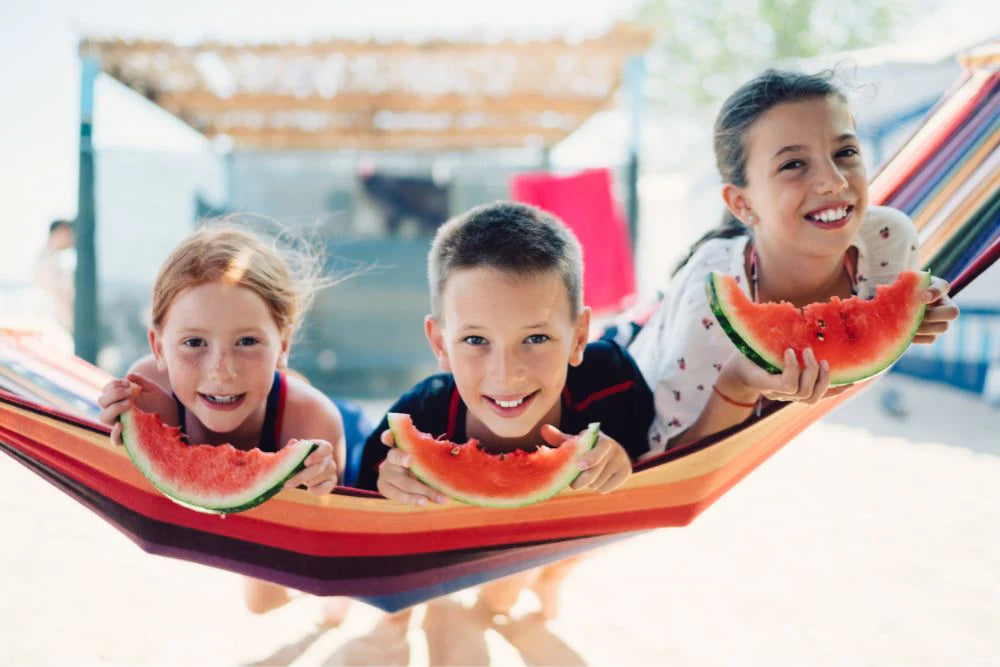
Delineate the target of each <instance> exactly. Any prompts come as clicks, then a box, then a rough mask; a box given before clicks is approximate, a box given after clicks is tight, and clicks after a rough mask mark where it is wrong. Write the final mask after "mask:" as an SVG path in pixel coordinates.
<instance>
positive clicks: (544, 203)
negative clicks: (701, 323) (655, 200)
mask: <svg viewBox="0 0 1000 667" xmlns="http://www.w3.org/2000/svg"><path fill="white" fill-rule="evenodd" d="M510 192H511V197H512V198H513V199H515V200H517V201H521V202H524V203H526V204H532V205H534V206H537V207H539V208H541V209H544V210H546V211H548V212H550V213H552V214H554V215H556V216H558V217H559V218H561V219H562V220H563V221H564V222H565V223H566V224H567V225H568V226H569V228H570V229H572V230H573V233H574V234H576V237H577V238H578V239H579V240H580V244H581V245H582V246H583V260H584V262H583V264H584V269H583V300H584V303H585V304H586V305H588V306H590V307H591V308H592V309H593V310H594V312H595V313H602V312H603V313H607V312H609V311H618V310H621V309H622V307H623V302H624V301H625V300H626V299H627V298H629V297H631V296H632V295H633V294H634V293H635V267H634V265H633V263H632V249H631V247H630V244H629V240H628V232H627V230H626V226H625V219H624V216H623V215H622V213H621V211H620V210H619V207H618V206H617V204H616V202H615V201H614V199H613V198H612V196H611V173H610V172H609V171H608V170H607V169H589V170H587V171H582V172H580V173H578V174H574V175H572V176H555V175H553V174H547V173H531V174H518V175H516V176H514V178H513V179H511V183H510Z"/></svg>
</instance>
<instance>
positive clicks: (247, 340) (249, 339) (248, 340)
mask: <svg viewBox="0 0 1000 667" xmlns="http://www.w3.org/2000/svg"><path fill="white" fill-rule="evenodd" d="M259 342H260V341H259V340H257V339H256V338H254V337H253V336H244V337H243V338H240V339H239V340H238V341H236V344H237V345H256V344H257V343H259Z"/></svg>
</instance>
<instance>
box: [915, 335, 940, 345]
mask: <svg viewBox="0 0 1000 667" xmlns="http://www.w3.org/2000/svg"><path fill="white" fill-rule="evenodd" d="M936 340H937V334H920V333H918V334H917V335H916V336H914V337H913V342H914V343H916V344H917V345H930V344H931V343H933V342H934V341H936Z"/></svg>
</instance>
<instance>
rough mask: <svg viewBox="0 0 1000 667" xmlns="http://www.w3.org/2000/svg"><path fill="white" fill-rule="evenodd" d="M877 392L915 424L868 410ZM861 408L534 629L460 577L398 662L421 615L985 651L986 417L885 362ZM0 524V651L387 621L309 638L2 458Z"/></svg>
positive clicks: (358, 632) (632, 548) (997, 624)
mask: <svg viewBox="0 0 1000 667" xmlns="http://www.w3.org/2000/svg"><path fill="white" fill-rule="evenodd" d="M886 387H890V388H891V387H896V388H901V389H902V390H903V397H904V400H905V402H906V404H907V405H908V406H909V408H910V409H911V414H910V415H909V416H908V417H907V418H906V419H905V420H903V421H899V422H898V424H897V426H898V432H901V433H902V432H905V433H907V434H908V439H904V438H902V437H897V436H894V435H889V434H888V433H889V432H891V431H892V430H894V429H893V421H892V419H890V418H888V417H885V416H884V415H881V414H880V413H879V412H878V410H876V409H873V408H871V406H872V405H873V404H874V402H875V401H876V400H877V397H878V394H877V393H876V392H879V391H884V389H885V388H886ZM855 401H856V402H860V403H859V404H858V405H856V406H853V407H852V406H851V405H848V406H845V407H844V408H841V409H839V410H838V411H837V412H836V413H834V414H833V415H832V416H831V417H829V418H828V419H827V420H826V421H824V422H822V423H820V424H817V425H815V426H813V427H812V428H810V429H809V430H807V431H806V432H805V433H803V434H802V435H801V436H800V437H799V438H798V439H797V440H796V441H794V442H792V443H790V444H789V445H788V446H786V447H785V448H784V449H783V450H781V451H780V452H779V453H778V454H776V455H775V456H774V457H773V458H772V459H771V460H769V461H767V462H766V463H765V464H764V465H763V466H761V468H759V469H758V470H757V471H755V472H754V473H753V474H752V475H750V476H749V477H748V478H747V479H746V480H744V481H743V482H742V483H741V484H739V485H738V486H737V487H736V488H734V489H733V490H732V491H730V492H729V493H728V494H726V495H725V496H724V497H723V498H722V499H721V500H719V501H718V502H717V503H716V504H715V505H714V506H712V507H711V508H709V509H708V510H707V511H706V512H705V513H704V514H703V515H702V516H701V517H699V518H698V519H697V520H696V521H695V522H694V523H693V524H692V525H691V526H689V527H686V528H682V529H665V530H659V531H653V532H650V533H647V534H645V535H642V536H639V537H636V538H634V539H631V540H628V541H625V542H622V543H619V544H617V545H614V546H611V547H608V548H605V549H604V550H602V551H599V552H596V553H594V554H593V556H592V557H590V558H588V559H585V560H584V561H583V562H582V563H580V565H579V566H578V567H577V568H576V569H575V570H574V571H573V572H572V573H571V574H570V576H569V578H568V579H567V581H566V583H565V585H564V588H563V613H562V615H561V616H560V618H558V619H557V620H555V621H552V622H549V623H548V624H547V625H544V624H542V623H540V622H539V621H538V620H537V619H536V618H534V617H532V616H531V615H530V614H531V612H532V611H533V609H534V608H535V607H536V606H537V602H536V601H535V600H534V599H533V597H532V596H531V595H530V594H528V593H526V594H524V595H522V598H521V600H520V601H519V603H518V606H517V607H516V608H515V612H516V613H515V617H517V616H519V615H521V614H527V616H526V617H525V618H524V620H521V621H517V620H515V621H514V622H513V623H511V624H509V625H506V626H504V625H501V626H498V627H495V628H494V627H488V628H484V626H482V625H478V624H477V623H478V620H477V619H478V617H477V616H474V615H473V614H471V613H470V612H467V611H465V606H464V605H467V604H469V603H471V601H472V599H473V598H472V595H471V592H462V593H459V594H456V595H455V596H452V597H451V598H450V599H446V600H444V601H440V602H438V603H436V604H434V605H432V606H430V607H422V608H418V610H417V612H416V613H415V614H414V618H413V619H412V622H411V624H410V632H409V638H410V656H409V663H410V664H413V665H425V664H428V662H429V661H431V660H432V659H434V660H435V661H449V659H448V658H447V656H448V655H449V654H448V653H447V650H448V647H441V646H428V645H427V642H426V640H425V633H424V632H423V631H422V628H421V626H422V625H423V623H424V622H427V623H437V624H442V623H443V624H445V625H446V626H447V627H449V628H452V631H451V636H452V637H453V638H457V639H458V640H459V641H458V644H459V646H458V647H457V648H459V649H462V650H464V651H465V653H464V654H462V655H464V656H466V660H485V659H487V658H486V656H487V655H488V659H489V660H491V661H492V664H497V665H520V664H593V665H615V666H617V665H665V664H670V665H763V664H767V665H806V664H808V665H858V664H872V665H879V666H880V667H881V666H884V665H943V664H950V665H963V666H965V665H997V664H1000V456H997V455H996V453H990V452H991V449H990V447H991V445H993V444H994V443H998V442H1000V410H998V409H996V408H990V407H989V406H986V405H985V404H983V403H982V402H981V401H979V400H978V399H977V398H975V397H971V396H968V395H962V394H959V393H957V392H954V391H951V390H947V389H942V388H939V387H936V386H933V385H926V384H924V383H918V382H914V381H908V380H904V379H900V378H897V377H896V376H890V377H889V378H887V379H886V380H885V381H883V383H880V386H877V387H875V388H872V389H871V390H869V392H868V393H866V394H865V395H862V396H860V397H858V398H857V399H855ZM978 438H981V439H982V442H981V443H980V441H979V440H977V439H978ZM970 443H971V444H970ZM975 443H980V444H975ZM973 445H975V446H973ZM993 451H995V450H993ZM0 531H2V535H3V539H2V545H3V546H2V548H0V590H2V591H3V595H0V664H13V665H36V664H44V665H53V664H54V665H74V666H78V665H105V664H113V665H119V664H127V665H137V664H141V665H250V664H279V665H285V664H294V665H298V666H305V665H332V664H345V663H349V662H350V657H351V656H352V655H356V654H357V649H358V647H359V646H361V645H362V643H363V642H364V641H365V639H364V638H365V635H366V634H367V633H368V632H369V631H370V630H371V628H372V627H373V626H374V625H375V624H376V623H377V622H378V621H379V619H380V618H382V616H383V615H382V613H381V612H379V611H377V610H375V609H373V608H371V607H367V606H365V605H361V604H354V605H352V607H351V610H350V613H349V614H348V617H347V620H346V622H345V623H344V625H343V626H341V627H340V628H337V629H334V630H327V631H320V630H317V629H316V628H315V625H314V621H315V620H316V618H317V617H318V615H319V613H320V606H321V601H320V600H319V599H317V598H313V597H309V596H303V597H301V598H298V599H296V600H294V601H293V602H292V603H290V604H289V605H288V606H286V607H284V608H282V609H278V610H275V611H273V612H270V613H268V614H265V615H263V616H254V615H252V614H250V613H249V612H247V611H245V609H244V608H243V605H242V589H241V580H240V577H239V576H237V575H234V574H230V573H227V572H221V571H217V570H212V569H209V568H206V567H203V566H199V565H193V564H189V563H185V562H182V561H175V560H170V559H166V558H161V557H157V556H150V555H147V554H145V553H143V552H142V551H141V550H140V549H139V548H138V547H136V546H135V545H134V544H132V543H131V542H130V541H129V540H127V539H126V538H125V537H124V536H123V535H121V534H120V533H118V532H117V531H116V530H114V529H113V528H112V527H111V526H110V525H109V524H107V523H105V522H103V521H102V520H101V519H99V518H98V517H97V516H95V515H94V514H92V513H91V512H89V511H88V510H86V509H85V508H83V507H82V506H80V505H78V504H77V503H76V502H75V501H73V500H71V499H70V498H68V497H67V496H65V495H64V494H62V493H61V492H60V491H58V490H56V489H55V488H53V487H52V486H50V485H49V484H48V483H47V482H45V481H43V480H42V479H40V478H39V477H37V476H36V475H34V474H33V473H31V472H29V471H28V470H27V469H25V468H23V467H22V466H21V465H20V464H18V463H16V462H14V461H13V460H11V459H8V458H6V457H0ZM451 648H452V649H455V648H456V647H451ZM484 651H485V653H483V652H484ZM450 655H451V656H455V655H458V654H455V653H452V654H450ZM432 656H433V658H432ZM469 656H473V657H471V658H470V657H469ZM477 656H478V657H477ZM435 664H438V663H437V662H435Z"/></svg>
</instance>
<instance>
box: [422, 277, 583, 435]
mask: <svg viewBox="0 0 1000 667" xmlns="http://www.w3.org/2000/svg"><path fill="white" fill-rule="evenodd" d="M441 316H442V317H441V322H437V321H435V320H434V319H433V318H428V320H427V335H428V339H429V340H430V341H431V346H432V348H434V351H435V353H436V354H437V356H438V360H439V361H440V363H441V366H442V368H443V369H444V370H448V371H451V372H452V374H453V375H454V377H455V383H456V385H457V386H458V391H459V393H460V394H461V396H462V400H463V401H464V402H465V404H466V405H467V406H468V408H469V426H470V428H469V431H470V435H474V434H475V432H476V431H477V430H478V429H480V428H485V430H486V431H488V432H489V433H492V434H494V435H496V436H499V437H501V438H519V437H523V436H526V435H528V434H530V433H533V432H534V431H535V430H536V429H538V428H540V426H541V424H543V423H552V424H556V425H558V423H559V417H560V412H561V402H560V397H561V395H562V391H563V387H564V386H565V384H566V374H567V370H568V367H569V366H570V365H574V366H575V365H578V364H579V363H580V362H581V361H582V359H583V348H584V346H585V345H586V341H587V329H588V327H589V311H587V310H584V312H582V313H581V314H580V316H578V317H577V318H575V319H574V318H571V317H570V302H569V296H568V294H567V292H566V286H565V284H564V283H563V281H562V280H561V279H560V277H559V275H558V274H557V273H556V272H547V273H543V274H536V275H529V276H519V275H516V274H511V273H507V272H504V271H499V270H496V269H492V268H472V269H460V270H458V271H455V272H453V273H452V274H451V275H450V276H449V277H448V280H447V282H446V283H445V288H444V292H443V294H442V295H441ZM477 437H478V436H477Z"/></svg>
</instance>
